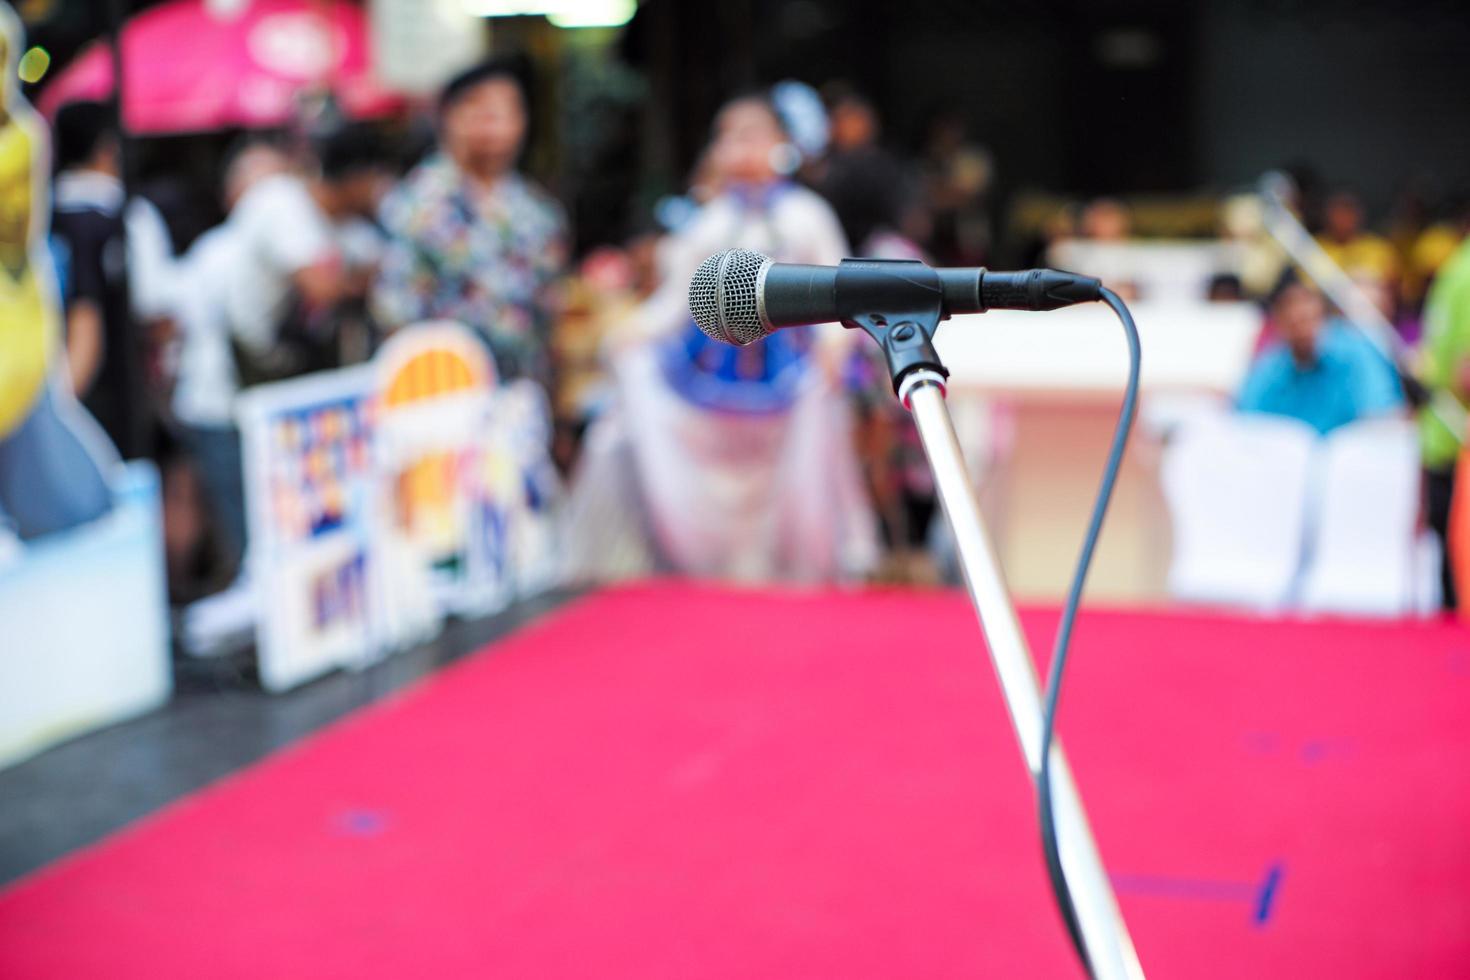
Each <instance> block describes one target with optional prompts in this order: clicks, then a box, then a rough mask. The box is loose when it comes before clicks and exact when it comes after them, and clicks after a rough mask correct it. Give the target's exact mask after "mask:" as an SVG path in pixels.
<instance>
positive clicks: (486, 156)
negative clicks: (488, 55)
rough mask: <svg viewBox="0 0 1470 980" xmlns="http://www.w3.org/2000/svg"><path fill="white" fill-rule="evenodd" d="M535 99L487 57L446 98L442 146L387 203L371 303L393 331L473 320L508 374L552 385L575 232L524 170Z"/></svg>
mask: <svg viewBox="0 0 1470 980" xmlns="http://www.w3.org/2000/svg"><path fill="white" fill-rule="evenodd" d="M528 112H529V106H528V105H527V93H526V89H525V87H524V85H523V84H522V82H521V80H520V76H519V75H518V74H517V72H516V71H515V70H514V69H513V68H512V67H511V66H510V65H509V64H507V63H505V62H488V63H485V64H482V65H479V66H476V67H474V68H470V69H469V70H467V71H465V72H463V73H462V74H460V75H458V76H456V77H455V78H454V79H452V80H451V81H450V82H449V83H448V84H447V85H446V86H445V87H444V91H443V93H442V95H441V96H440V98H439V134H440V152H439V153H437V154H435V155H434V156H431V157H430V158H429V159H428V160H426V161H424V162H423V163H421V164H420V165H419V166H418V167H416V168H415V169H414V170H413V171H412V172H411V173H410V174H409V175H408V177H407V178H406V179H405V180H404V181H403V183H402V184H400V185H399V186H398V187H397V188H395V189H394V190H393V191H392V192H391V193H390V194H389V195H388V197H387V199H386V200H385V201H384V202H383V207H382V210H381V219H382V223H383V227H384V229H385V231H386V232H387V235H388V242H387V245H386V247H385V250H384V253H383V261H382V266H381V268H380V271H379V275H378V278H377V281H376V283H375V284H374V286H373V291H372V297H371V307H372V310H373V313H374V315H375V316H376V317H377V318H378V320H379V321H380V323H381V324H382V325H383V326H384V327H385V328H388V329H394V328H397V327H402V326H405V325H407V324H411V323H416V322H419V321H422V320H435V319H447V320H455V321H458V322H460V323H463V324H465V325H466V326H468V327H470V328H471V329H473V330H476V331H478V332H479V334H480V335H481V336H482V337H483V338H484V339H485V342H486V344H487V345H488V346H489V348H490V351H491V353H492V354H493V356H494V358H495V362H496V369H497V371H498V372H499V374H500V376H501V377H502V378H518V377H528V378H532V379H535V380H537V381H540V382H541V383H542V384H547V385H549V384H550V381H551V368H552V365H551V358H550V356H549V348H548V344H549V335H550V331H551V326H552V321H553V319H554V316H555V312H556V311H555V307H554V302H553V296H552V293H553V289H554V287H555V285H556V284H557V282H558V280H559V279H560V278H561V276H562V275H563V274H564V272H565V268H566V263H567V259H568V249H569V236H568V227H567V220H566V216H565V214H564V213H563V211H562V208H561V206H560V205H559V204H558V203H557V202H556V201H555V199H553V198H552V197H551V195H550V194H548V193H547V192H546V191H545V190H543V189H542V188H540V187H539V186H537V185H536V184H535V183H533V182H532V181H531V180H530V179H528V178H526V177H525V176H523V175H522V174H521V173H519V172H518V171H517V170H516V165H517V161H518V160H519V158H520V155H521V150H522V148H523V147H524V145H525V141H526V129H527V120H528Z"/></svg>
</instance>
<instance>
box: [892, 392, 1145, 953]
mask: <svg viewBox="0 0 1470 980" xmlns="http://www.w3.org/2000/svg"><path fill="white" fill-rule="evenodd" d="M899 399H900V400H901V401H902V402H903V404H904V406H905V407H906V408H908V410H909V411H910V412H911V413H912V414H913V416H914V424H915V425H916V426H918V429H919V438H920V439H921V440H922V441H923V443H924V453H925V455H927V456H928V457H929V466H930V468H931V469H933V471H934V482H935V486H936V487H937V488H938V491H939V501H940V503H941V504H942V505H943V507H944V513H945V516H947V517H948V518H949V525H950V527H951V528H952V529H953V531H954V536H955V541H956V543H957V545H958V548H959V557H960V567H961V568H962V569H963V570H964V574H965V585H966V586H967V588H968V589H969V592H970V599H971V601H972V602H973V603H974V604H975V612H976V613H977V614H978V616H979V617H980V628H981V630H982V631H983V632H984V634H985V642H986V645H987V646H989V648H990V660H991V663H992V664H994V666H995V672H996V674H997V675H998V676H999V678H1000V686H1001V691H1002V693H1003V694H1004V695H1005V700H1006V707H1007V708H1008V709H1009V711H1010V714H1011V724H1012V725H1013V726H1014V727H1015V730H1016V737H1017V738H1018V739H1020V741H1021V752H1022V754H1023V755H1024V756H1025V757H1026V765H1027V766H1028V767H1029V768H1030V770H1031V774H1032V778H1033V779H1034V778H1035V777H1036V775H1037V774H1038V773H1039V771H1040V769H1041V726H1042V699H1041V685H1040V684H1039V683H1038V681H1037V676H1036V666H1035V664H1034V662H1033V661H1032V659H1031V652H1030V650H1029V649H1028V648H1027V646H1026V636H1025V634H1024V633H1023V632H1022V631H1021V621H1020V620H1019V619H1018V618H1017V617H1016V609H1015V606H1014V605H1012V603H1011V597H1010V593H1009V591H1008V590H1007V588H1006V583H1005V578H1004V577H1003V576H1002V574H1001V569H1000V560H999V558H998V557H997V556H996V553H995V549H994V547H993V546H992V545H991V543H990V536H989V534H987V533H986V530H985V524H984V522H983V521H982V520H981V518H980V506H979V504H978V503H977V502H976V500H975V493H974V490H973V489H972V488H971V486H970V479H969V475H968V473H967V472H966V470H965V459H964V455H963V454H962V453H961V452H960V444H959V440H958V439H956V438H955V431H954V423H953V422H952V421H951V420H950V417H949V408H948V406H946V405H945V401H944V379H943V378H942V377H941V376H940V375H939V374H938V373H936V372H934V371H930V370H927V369H920V370H915V371H911V372H910V373H909V374H908V375H906V376H905V377H904V379H903V382H902V385H901V387H900V389H899ZM1051 753H1052V755H1051V777H1052V801H1053V806H1054V808H1055V811H1056V824H1057V838H1058V847H1059V849H1060V851H1061V858H1062V870H1063V872H1064V873H1065V874H1066V876H1067V883H1068V884H1069V885H1070V886H1071V889H1072V895H1073V898H1074V900H1075V903H1076V909H1077V918H1078V924H1079V926H1080V927H1081V931H1082V941H1083V943H1084V944H1085V945H1086V946H1087V953H1088V958H1089V959H1090V960H1091V961H1092V968H1093V970H1094V972H1095V973H1096V975H1097V976H1098V978H1099V980H1115V978H1116V980H1134V978H1142V976H1143V968H1142V967H1141V966H1140V965H1139V962H1138V954H1137V953H1136V952H1135V951H1134V949H1133V940H1132V939H1131V938H1130V937H1129V935H1128V927H1127V926H1126V925H1125V924H1124V922H1123V916H1122V913H1121V912H1119V910H1118V902H1117V899H1116V898H1114V897H1113V889H1112V886H1111V885H1110V884H1109V883H1108V875H1107V872H1106V871H1105V870H1104V868H1103V863H1102V858H1101V857H1100V856H1099V855H1098V852H1097V844H1096V843H1095V842H1094V841H1093V839H1092V831H1091V829H1089V828H1088V826H1087V815H1086V814H1085V813H1084V812H1083V810H1082V801H1081V799H1080V797H1078V795H1077V786H1076V784H1075V783H1073V782H1072V772H1071V770H1070V769H1069V768H1068V767H1067V759H1066V756H1065V755H1064V754H1063V753H1062V746H1061V743H1060V742H1059V741H1053V742H1052V747H1051Z"/></svg>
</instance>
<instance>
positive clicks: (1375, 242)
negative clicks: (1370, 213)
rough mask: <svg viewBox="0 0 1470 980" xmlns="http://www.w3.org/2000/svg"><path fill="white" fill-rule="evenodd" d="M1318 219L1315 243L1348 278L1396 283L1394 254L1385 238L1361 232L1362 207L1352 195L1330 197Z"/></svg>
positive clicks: (1397, 269) (1396, 274) (1346, 192)
mask: <svg viewBox="0 0 1470 980" xmlns="http://www.w3.org/2000/svg"><path fill="white" fill-rule="evenodd" d="M1322 219H1323V220H1322V234H1320V235H1318V236H1317V244H1318V245H1321V246H1322V251H1324V252H1326V253H1327V256H1328V258H1330V259H1332V261H1333V262H1336V263H1337V265H1338V268H1340V269H1342V270H1343V271H1344V272H1346V273H1347V274H1348V275H1350V276H1368V277H1372V278H1374V279H1377V280H1379V281H1380V282H1384V283H1387V284H1389V285H1390V286H1392V285H1395V284H1396V283H1397V282H1398V277H1399V257H1398V252H1397V251H1395V250H1394V247H1393V245H1392V244H1391V243H1390V242H1389V241H1388V239H1386V238H1380V237H1379V236H1377V235H1374V234H1372V233H1371V232H1367V231H1364V230H1363V204H1362V202H1361V201H1359V200H1358V197H1357V195H1356V194H1353V193H1352V192H1351V191H1338V192H1337V193H1335V194H1333V195H1332V196H1331V197H1329V198H1328V199H1327V206H1326V208H1324V209H1323V214H1322Z"/></svg>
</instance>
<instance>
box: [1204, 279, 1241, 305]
mask: <svg viewBox="0 0 1470 980" xmlns="http://www.w3.org/2000/svg"><path fill="white" fill-rule="evenodd" d="M1205 299H1206V301H1208V302H1211V303H1239V302H1241V301H1242V300H1244V299H1245V287H1244V286H1242V285H1241V282H1240V277H1239V276H1237V275H1236V274H1235V273H1233V272H1217V273H1216V274H1215V275H1213V276H1211V277H1210V282H1209V285H1208V286H1207V287H1205Z"/></svg>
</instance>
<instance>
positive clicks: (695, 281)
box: [689, 248, 771, 347]
mask: <svg viewBox="0 0 1470 980" xmlns="http://www.w3.org/2000/svg"><path fill="white" fill-rule="evenodd" d="M770 262H771V260H770V258H768V257H767V256H764V255H762V254H761V253H759V252H752V251H751V250H750V249H746V248H729V249H726V250H725V251H723V252H719V253H717V254H715V255H711V256H710V257H709V258H707V259H705V260H704V261H703V262H702V263H700V266H699V269H698V270H697V271H696V272H695V273H694V277H693V278H692V279H690V280H689V312H690V313H691V314H692V315H693V316H694V322H695V323H696V324H698V326H699V329H700V330H703V331H704V332H705V334H706V335H707V336H709V337H710V338H712V339H714V340H718V341H721V342H723V343H726V344H735V345H736V346H739V347H744V346H745V345H746V344H749V343H752V342H754V341H757V340H759V339H760V338H762V337H764V336H765V335H766V334H767V333H769V331H768V330H767V329H766V325H765V324H764V323H762V322H761V311H760V299H759V296H760V278H761V272H762V271H764V269H765V267H766V266H767V265H769V264H770Z"/></svg>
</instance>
